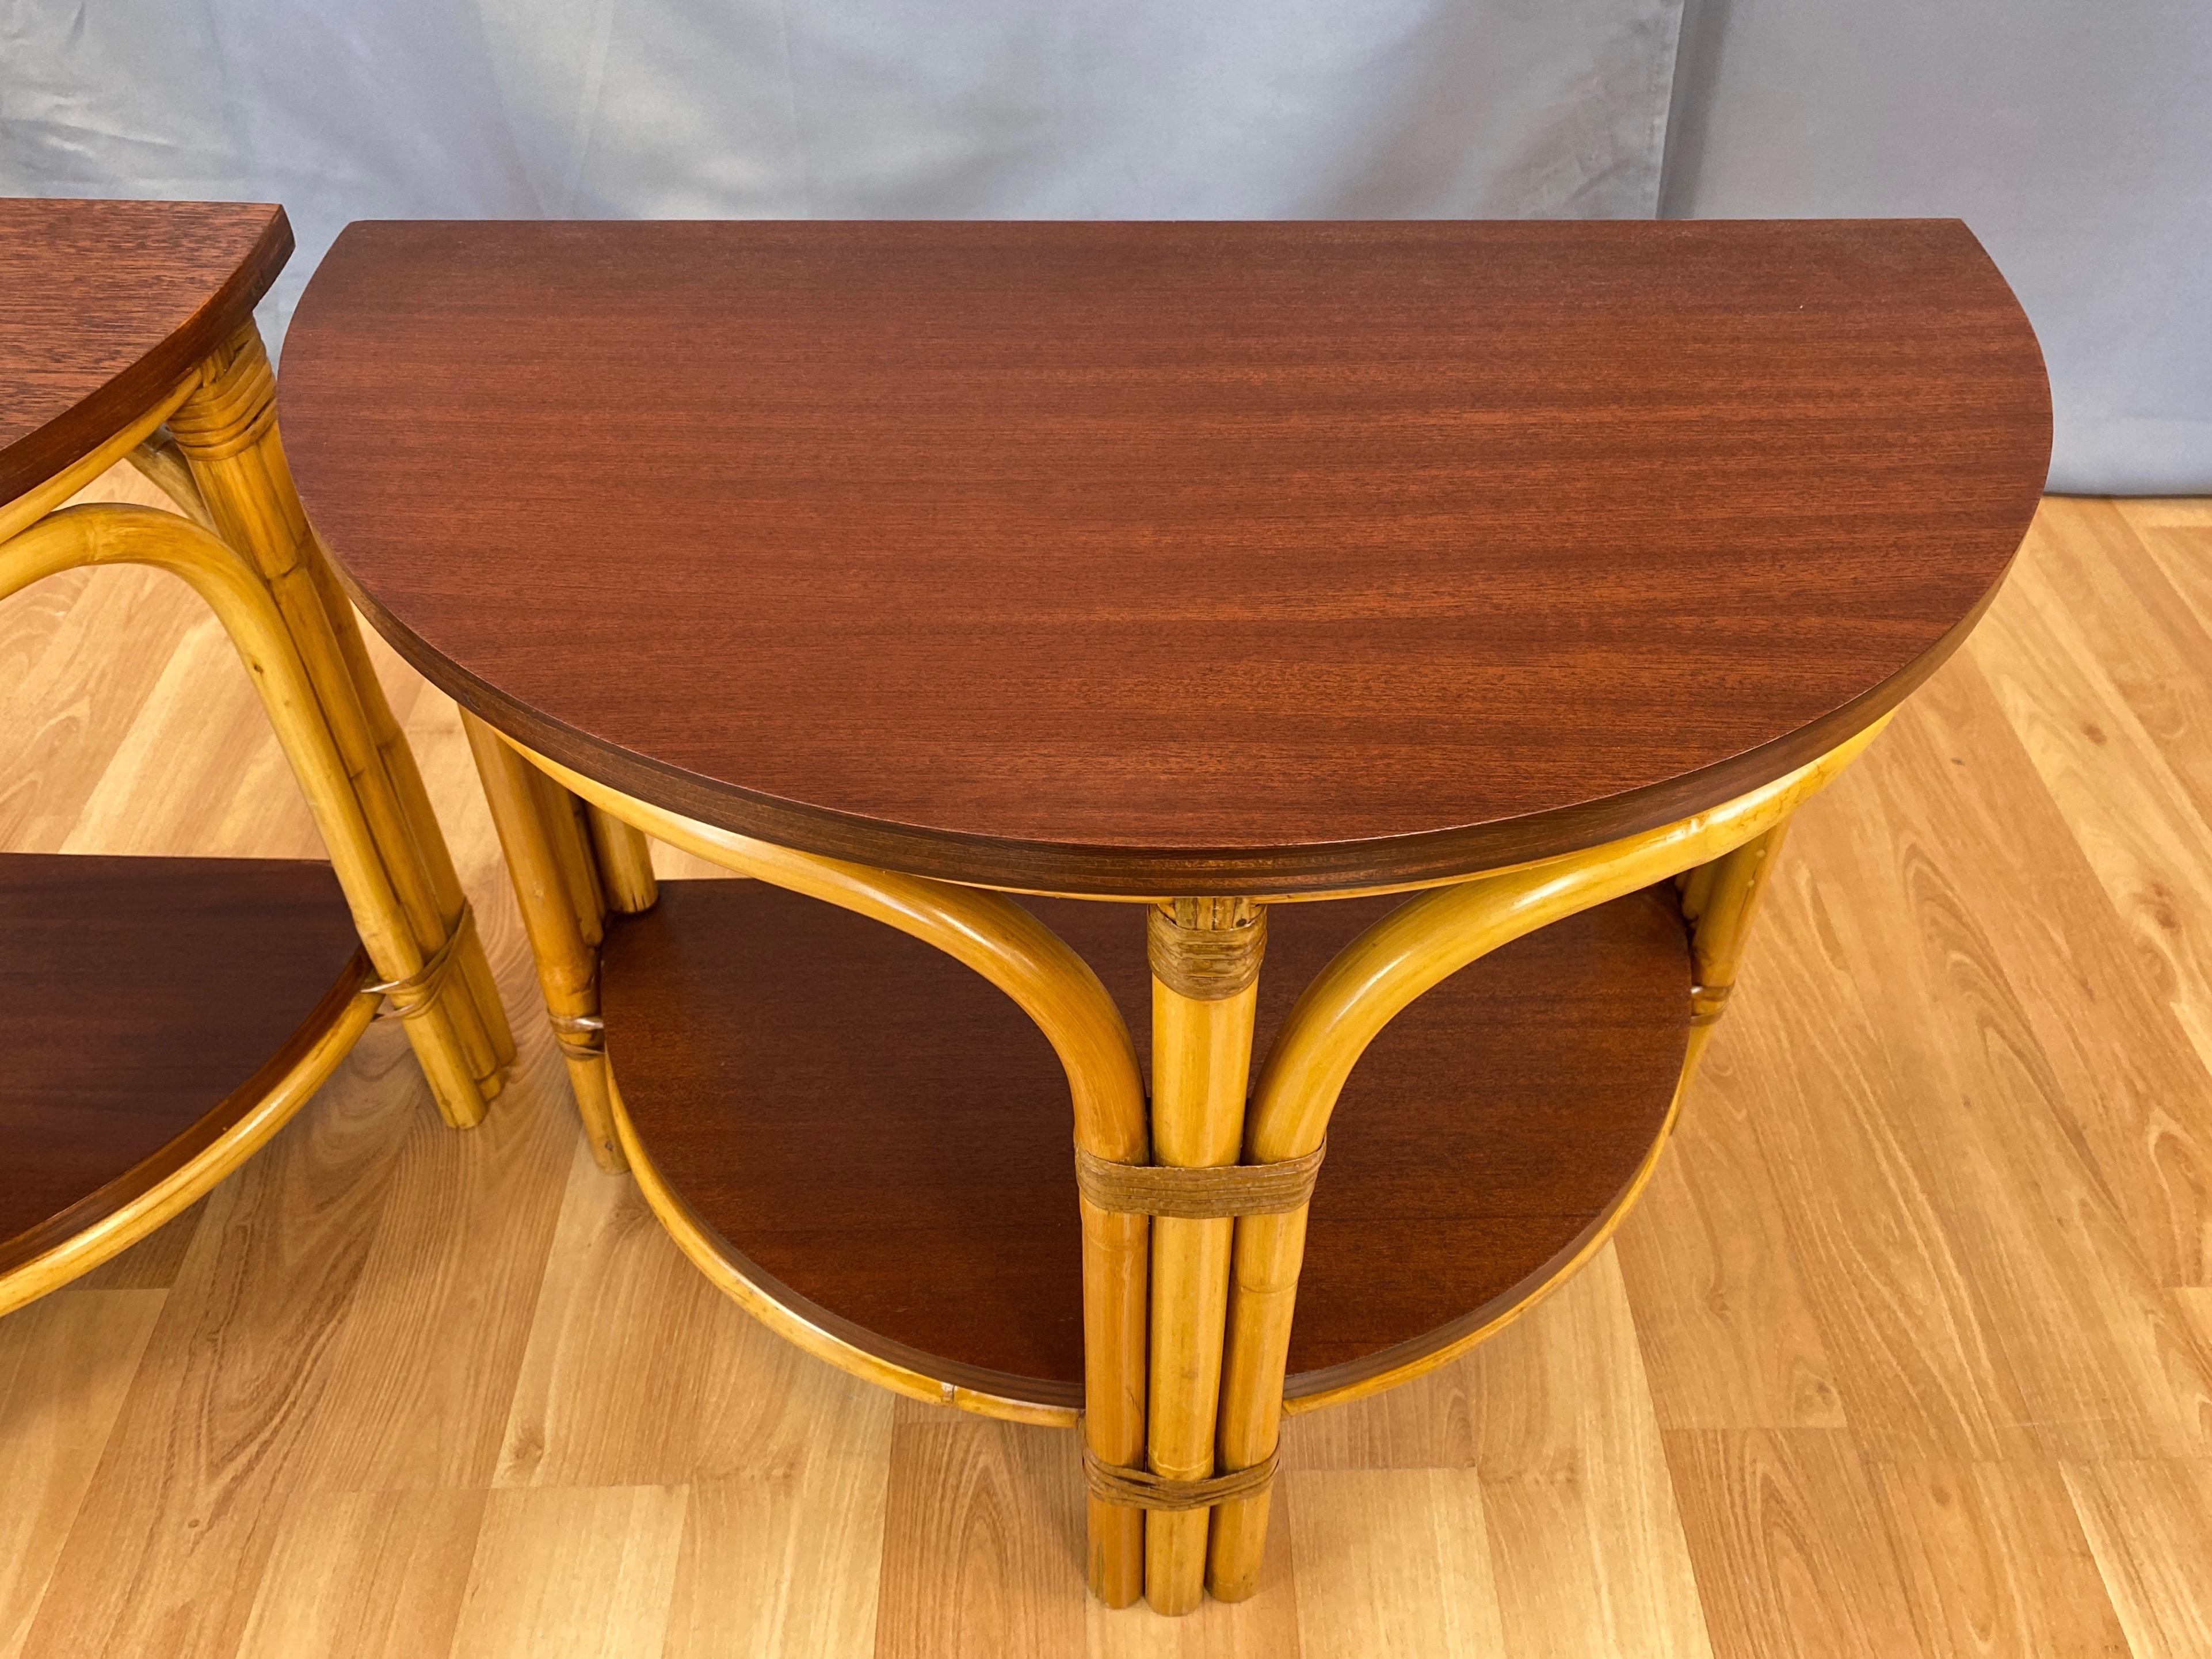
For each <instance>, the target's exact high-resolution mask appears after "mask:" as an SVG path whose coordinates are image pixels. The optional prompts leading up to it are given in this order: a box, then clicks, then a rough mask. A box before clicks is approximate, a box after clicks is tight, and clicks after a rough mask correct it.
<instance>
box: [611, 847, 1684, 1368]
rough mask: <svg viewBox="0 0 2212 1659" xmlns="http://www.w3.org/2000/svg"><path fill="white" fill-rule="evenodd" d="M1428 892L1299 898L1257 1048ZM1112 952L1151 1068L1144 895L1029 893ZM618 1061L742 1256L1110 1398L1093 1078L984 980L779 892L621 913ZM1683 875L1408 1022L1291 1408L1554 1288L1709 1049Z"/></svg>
mask: <svg viewBox="0 0 2212 1659" xmlns="http://www.w3.org/2000/svg"><path fill="white" fill-rule="evenodd" d="M1028 902H1030V906H1031V908H1034V909H1035V910H1036V912H1037V913H1038V914H1039V915H1041V916H1042V918H1043V919H1044V920H1045V921H1046V922H1047V923H1048V924H1049V925H1050V926H1051V927H1053V928H1054V930H1055V931H1056V932H1058V933H1060V936H1061V937H1062V938H1064V939H1066V940H1067V941H1068V943H1069V944H1070V945H1073V947H1074V948H1075V949H1076V951H1078V952H1079V953H1080V954H1081V955H1082V956H1083V957H1085V958H1086V959H1087V960H1088V961H1089V962H1090V963H1091V965H1092V966H1093V967H1094V968H1095V969H1097V971H1098V974H1099V976H1100V977H1101V978H1102V979H1103V981H1105V983H1106V986H1107V988H1108V989H1109V990H1110V991H1111V992H1112V993H1113V994H1114V995H1115V1000H1117V1001H1118V1002H1119V1003H1120V1004H1121V1008H1122V1011H1123V1012H1124V1014H1125V1015H1126V1016H1127V1018H1128V1021H1129V1024H1130V1028H1131V1030H1132V1031H1133V1034H1134V1035H1135V1037H1136V1041H1137V1047H1138V1050H1139V1055H1140V1056H1142V1055H1143V1054H1145V1053H1146V1044H1147V1042H1148V1039H1149V1035H1150V1025H1151V1020H1150V1011H1151V991H1150V984H1151V981H1150V978H1149V975H1148V971H1147V969H1146V959H1145V943H1144V939H1145V925H1144V916H1143V912H1142V909H1141V908H1140V907H1139V906H1135V905H1121V904H1105V903H1085V902H1076V901H1054V900H1035V901H1028ZM1399 902H1402V901H1401V900H1400V899H1397V898H1382V899H1367V900H1346V901H1340V902H1324V903H1308V904H1294V905H1282V906H1279V907H1277V908H1276V909H1275V910H1274V911H1273V914H1272V915H1270V917H1269V929H1268V946H1267V962H1266V964H1265V966H1264V968H1263V969H1262V971H1261V1000H1260V1008H1259V1016H1258V1029H1257V1031H1256V1034H1255V1044H1254V1053H1255V1055H1257V1054H1265V1053H1266V1050H1267V1043H1268V1042H1269V1041H1270V1040H1271V1038H1272V1036H1273V1032H1274V1030H1275V1029H1276V1027H1277V1026H1278V1025H1279V1024H1280V1023H1281V1021H1282V1018H1283V1017H1284V1015H1285V1013H1287V1012H1288V1011H1289V1009H1290V1006H1291V1002H1292V1001H1294V1000H1296V997H1297V993H1298V992H1299V991H1300V990H1302V989H1303V988H1304V986H1305V984H1306V983H1307V981H1309V980H1310V979H1311V978H1312V976H1313V975H1315V974H1316V972H1317V971H1318V970H1319V969H1321V968H1322V966H1323V965H1324V964H1325V963H1327V962H1328V959H1329V957H1332V956H1333V955H1334V953H1335V952H1336V951H1337V950H1338V948H1339V947H1340V945H1343V944H1344V943H1346V941H1347V940H1349V939H1351V938H1352V935H1353V934H1354V933H1357V932H1358V931H1359V929H1361V928H1362V927H1365V926H1366V925H1367V924H1368V923H1369V922H1370V921H1374V920H1375V919H1376V917H1377V916H1379V915H1383V913H1384V912H1386V911H1387V910H1389V908H1392V907H1393V906H1394V905H1395V904H1397V903H1399ZM602 974H603V985H602V992H601V1006H602V1012H603V1013H604V1015H605V1020H606V1027H607V1034H608V1036H607V1046H608V1053H609V1057H610V1060H611V1062H612V1064H613V1066H614V1070H615V1075H616V1079H617V1083H618V1085H619V1086H620V1089H621V1091H622V1096H623V1103H624V1105H625V1107H626V1109H627V1111H628V1114H629V1119H630V1121H631V1123H632V1125H633V1127H634V1128H635V1132H636V1134H637V1136H638V1138H639V1139H640V1141H641V1143H642V1146H643V1147H644V1149H645V1151H646V1152H647V1156H648V1158H649V1159H650V1161H651V1163H652V1164H653V1168H654V1169H655V1170H657V1171H658V1172H659V1176H660V1178H661V1179H662V1181H664V1182H665V1183H666V1184H667V1185H668V1186H669V1187H670V1188H671V1189H672V1190H673V1191H674V1193H675V1194H677V1195H678V1197H680V1198H681V1199H682V1200H684V1203H685V1204H686V1205H688V1206H690V1209H691V1211H692V1212H693V1213H694V1217H695V1218H696V1221H697V1222H698V1223H700V1224H701V1225H702V1226H703V1227H704V1228H705V1229H707V1230H708V1231H709V1232H710V1233H711V1234H713V1235H715V1236H717V1243H718V1246H719V1248H720V1249H721V1251H722V1252H723V1253H724V1254H725V1255H726V1258H727V1260H728V1261H730V1262H731V1264H732V1266H733V1267H736V1268H737V1270H738V1272H739V1273H741V1274H743V1275H744V1277H745V1278H747V1279H750V1280H751V1281H752V1282H753V1283H754V1284H755V1285H757V1286H759V1287H760V1288H761V1289H763V1291H766V1292H767V1293H768V1294H769V1295H771V1296H773V1297H775V1298H776V1299H777V1300H779V1301H781V1302H783V1303H785V1304H786V1305H787V1306H790V1307H792V1308H793V1309H794V1310H797V1311H799V1313H800V1314H801V1315H802V1316H805V1317H806V1318H808V1319H810V1320H811V1321H812V1322H814V1323H816V1324H818V1325H823V1326H824V1327H826V1328H829V1329H831V1330H832V1331H833V1332H834V1333H835V1334H837V1335H839V1336H840V1337H841V1338H842V1339H843V1340H846V1341H848V1342H850V1343H852V1344H853V1345H854V1346H858V1347H860V1348H861V1349H863V1350H864V1351H866V1352H871V1353H874V1354H876V1355H878V1357H880V1358H888V1359H890V1360H891V1361H892V1362H893V1363H895V1364H902V1365H905V1366H908V1367H909V1368H911V1369H913V1370H919V1371H921V1372H922V1373H923V1374H924V1375H926V1376H932V1377H934V1378H937V1379H938V1380H939V1381H940V1382H945V1383H954V1384H957V1385H958V1386H961V1387H963V1388H969V1389H975V1390H978V1391H980V1392H981V1393H985V1394H990V1395H1000V1396H1004V1397H1006V1398H1008V1399H1012V1400H1015V1401H1030V1402H1034V1403H1035V1404H1036V1405H1038V1406H1041V1407H1048V1408H1066V1407H1073V1406H1077V1405H1079V1404H1080V1401H1081V1397H1082V1388H1081V1377H1082V1358H1083V1356H1082V1307H1081V1295H1082V1280H1081V1271H1080V1257H1079V1236H1078V1231H1077V1218H1076V1213H1077V1212H1076V1199H1075V1181H1074V1174H1073V1166H1072V1155H1071V1152H1070V1150H1069V1146H1070V1135H1071V1128H1072V1120H1071V1117H1070V1114H1069V1105H1068V1097H1067V1088H1066V1081H1065V1079H1064V1078H1063V1075H1062V1073H1061V1072H1060V1066H1059V1063H1058V1061H1057V1060H1055V1059H1054V1055H1053V1053H1052V1050H1051V1048H1049V1046H1048V1044H1047V1043H1046V1042H1045V1041H1044V1039H1043V1038H1042V1036H1040V1035H1038V1033H1037V1031H1036V1029H1035V1028H1034V1027H1033V1026H1031V1025H1030V1023H1029V1022H1028V1020H1027V1019H1026V1018H1024V1016H1023V1015H1022V1013H1021V1012H1020V1011H1019V1010H1018V1009H1017V1008H1016V1007H1015V1006H1014V1005H1013V1004H1012V1002H1011V1001H1009V1000H1007V999H1006V997H1005V996H1003V995H1002V994H1000V992H998V991H997V990H996V989H995V988H994V987H991V986H990V985H988V984H987V983H986V982H985V981H983V980H981V979H980V978H978V977H976V976H975V975H973V974H971V973H969V971H968V970H967V969H963V968H962V967H961V966H959V965H958V964H957V963H954V962H952V961H951V959H949V958H947V957H944V956H942V955H940V954H939V953H938V952H937V951H933V950H932V949H930V948H929V947H927V946H926V945H921V944H918V943H916V942H915V941H914V940H912V939H908V938H907V937H906V936H905V935H903V934H901V933H896V932H895V931H893V930H892V929H890V928H889V927H882V926H880V925H878V924H877V923H874V922H871V921H865V920H863V919H860V918H859V917H855V916H854V915H850V914H848V912H845V911H842V910H839V909H836V908H833V907H831V906H829V905H824V904H821V903H817V902H814V901H811V900H809V899H805V898H801V897H799V896H794V895H793V894H790V893H787V892H785V891H783V890H780V889H778V888H775V887H772V886H769V885H767V884H763V883H760V882H754V881H722V880H707V881H671V882H667V883H664V884H662V886H661V889H660V902H659V906H658V907H657V908H654V909H653V910H652V911H650V912H648V913H647V914H646V915H641V916H635V917H628V918H611V919H610V927H609V936H608V939H607V941H606V947H605V956H604V957H603V959H602ZM1689 982H1690V974H1689V958H1688V951H1687V945H1686V939H1685V934H1684V929H1683V926H1682V921H1681V918H1680V913H1679V912H1678V911H1677V909H1676V908H1675V906H1674V899H1673V895H1672V892H1671V890H1666V891H1663V892H1662V891H1660V890H1653V891H1650V892H1645V893H1639V894H1635V895H1632V896H1629V897H1627V898H1625V899H1622V900H1620V901H1618V902H1614V903H1613V904H1608V905H1606V906H1603V907H1601V908H1599V909H1596V910H1594V911H1591V912H1589V913H1587V914H1585V915H1581V916H1577V917H1574V918H1571V919H1570V920H1568V921H1562V922H1559V923H1557V924H1556V925H1554V926H1553V927H1549V928H1547V929H1545V930H1543V931H1541V932H1540V933H1536V934H1534V935H1532V936H1530V937H1529V938H1528V939H1522V940H1520V941H1518V942H1516V943H1515V944H1514V945H1510V946H1508V947H1507V948H1505V949H1504V950H1502V951H1498V952H1497V953H1496V954H1494V955H1492V956H1491V957H1486V958H1485V959H1484V960H1483V961H1481V962H1479V963H1475V964H1474V965H1473V966H1472V967H1470V968H1468V969H1464V970H1462V972H1461V973H1459V974H1458V975H1455V976H1454V977H1453V978H1452V979H1450V980H1449V981H1446V982H1445V983H1444V984H1443V985H1442V986H1440V987H1437V989H1436V990H1434V991H1432V992H1431V993H1430V994H1429V995H1427V996H1426V997H1425V998H1423V999H1422V1000H1420V1001H1419V1002H1417V1003H1415V1004H1414V1005H1413V1006H1412V1007H1410V1008H1408V1009H1407V1011H1406V1012H1404V1013H1403V1014H1401V1016H1400V1017H1399V1018H1398V1019H1397V1020H1396V1021H1395V1023H1394V1024H1392V1025H1391V1026H1390V1027H1389V1029H1388V1030H1385V1031H1384V1033H1383V1036H1381V1037H1380V1038H1379V1039H1377V1041H1376V1042H1375V1044H1374V1045H1373V1047H1372V1048H1370V1049H1369V1051H1368V1053H1367V1054H1366V1056H1365V1058H1364V1059H1363V1060H1361V1062H1360V1064H1359V1066H1358V1068H1357V1070H1356V1071H1355V1072H1354V1073H1353V1074H1352V1079H1351V1081H1350V1083H1349V1084H1348V1085H1347V1086H1346V1090H1345V1093H1344V1097H1343V1100H1342V1103H1341V1104H1340V1107H1339V1109H1338V1111H1337V1114H1336V1116H1335V1118H1334V1121H1333V1124H1332V1127H1331V1129H1330V1134H1329V1153H1328V1163H1327V1164H1326V1165H1325V1166H1324V1167H1323V1169H1322V1175H1321V1180H1320V1183H1319V1185H1318V1187H1317V1188H1316V1193H1315V1196H1314V1202H1313V1214H1312V1221H1311V1225H1310V1232H1309V1238H1308V1246H1307V1251H1306V1261H1305V1268H1304V1275H1303V1277H1302V1279H1301V1280H1300V1285H1299V1291H1298V1307H1297V1322H1296V1326H1295V1329H1294V1333H1293V1335H1292V1338H1291V1356H1290V1363H1291V1372H1292V1376H1291V1383H1290V1387H1289V1393H1290V1394H1291V1395H1292V1396H1293V1398H1295V1397H1297V1396H1299V1395H1311V1394H1316V1393H1322V1392H1330V1391H1334V1390H1335V1389H1341V1388H1346V1387H1350V1386H1355V1385H1357V1384H1358V1383H1360V1382H1362V1381H1364V1380H1366V1379H1368V1378H1370V1377H1374V1376H1380V1375H1383V1374H1385V1373H1387V1372H1389V1371H1391V1370H1396V1369H1399V1368H1401V1367H1402V1366H1404V1365H1406V1364H1409V1363H1411V1362H1413V1361H1414V1360H1417V1359H1418V1358H1419V1357H1421V1356H1422V1355H1424V1354H1426V1353H1430V1352H1435V1351H1436V1350H1437V1349H1438V1348H1440V1347H1442V1346H1446V1345H1448V1344H1449V1343H1451V1342H1452V1341H1454V1340H1456V1339H1457V1338H1458V1337H1460V1336H1461V1335H1462V1334H1465V1333H1468V1332H1471V1331H1472V1330H1474V1329H1475V1328H1479V1327H1480V1325H1481V1324H1483V1323H1486V1322H1488V1320H1489V1319H1491V1318H1492V1317H1494V1316H1496V1315H1497V1314H1498V1313H1500V1312H1503V1311H1504V1310H1507V1309H1510V1307H1511V1306H1512V1305H1513V1304H1515V1303H1516V1301H1517V1300H1519V1299H1520V1298H1522V1297H1524V1296H1526V1295H1528V1293H1529V1292H1530V1291H1533V1290H1534V1289H1535V1288H1537V1287H1538V1286H1540V1285H1541V1284H1543V1283H1544V1282H1546V1281H1547V1279H1549V1278H1550V1277H1551V1276H1552V1274H1553V1272H1554V1271H1556V1268H1557V1267H1558V1266H1559V1264H1560V1263H1561V1262H1562V1261H1563V1260H1564V1259H1565V1256H1566V1255H1568V1254H1570V1253H1571V1251H1572V1250H1573V1249H1574V1247H1575V1246H1576V1245H1577V1243H1578V1242H1579V1241H1580V1240H1581V1239H1582V1238H1583V1237H1584V1236H1585V1235H1587V1234H1588V1233H1589V1231H1591V1230H1592V1229H1593V1228H1594V1227H1595V1226H1596V1225H1598V1224H1599V1223H1600V1222H1601V1220H1602V1219H1603V1218H1604V1217H1605V1215H1606V1213H1607V1210H1608V1207H1609V1206H1612V1205H1613V1203H1614V1201H1615V1200H1616V1199H1617V1198H1619V1197H1620V1194H1622V1193H1623V1191H1624V1190H1625V1188H1626V1187H1627V1185H1628V1183H1629V1182H1631V1181H1632V1179H1633V1178H1634V1176H1635V1174H1636V1172H1637V1170H1638V1169H1639V1167H1641V1165H1642V1164H1643V1163H1644V1158H1645V1157H1646V1155H1647V1153H1648V1152H1650V1149H1651V1147H1652V1146H1653V1145H1654V1142H1655V1140H1656V1138H1657V1136H1658V1135H1659V1133H1661V1131H1662V1125H1663V1123H1664V1121H1665V1119H1666V1115H1667V1111H1668V1105H1669V1103H1670V1102H1671V1100H1672V1098H1673V1095H1674V1086H1675V1083H1676V1079H1678V1077H1679V1075H1680V1069H1681V1063H1682V1055H1683V1049H1684V1046H1685V1042H1686V1035H1687V1022H1688V1004H1689Z"/></svg>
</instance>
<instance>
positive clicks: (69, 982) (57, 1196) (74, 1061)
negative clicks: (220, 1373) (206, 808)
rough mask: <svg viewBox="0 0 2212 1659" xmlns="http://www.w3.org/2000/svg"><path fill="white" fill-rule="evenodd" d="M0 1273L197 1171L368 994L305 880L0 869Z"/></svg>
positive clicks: (230, 871)
mask: <svg viewBox="0 0 2212 1659" xmlns="http://www.w3.org/2000/svg"><path fill="white" fill-rule="evenodd" d="M0 938H4V939H6V940H7V948H6V950H5V951H0V1007H4V1008H5V1009H6V1010H7V1018H8V1019H9V1022H10V1026H11V1030H10V1033H9V1041H8V1063H7V1064H6V1066H0V1272H6V1271H7V1270H9V1269H10V1268H13V1267H20V1266H21V1265H22V1264H23V1263H24V1262H26V1261H29V1260H30V1259H31V1258H33V1256H36V1255H40V1254H41V1253H42V1252H44V1251H46V1250H48V1249H52V1248H53V1247H54V1246H55V1245H57V1244H58V1243H62V1242H63V1241H64V1239H66V1238H69V1237H72V1236H74V1235H75V1234H76V1233H79V1232H81V1231H83V1230H84V1229H85V1228H87V1227H88V1226H90V1225H93V1224H94V1222H96V1221H98V1220H100V1218H103V1217H105V1216H107V1215H110V1214H112V1213H113V1212H114V1211H115V1210H117V1209H118V1208H119V1207H120V1206H123V1205H124V1204H126V1203H128V1202H129V1201H130V1200H132V1199H134V1198H136V1197H137V1196H138V1195H140V1194H143V1193H144V1192H146V1191H148V1190H149V1189H150V1188H152V1187H153V1186H155V1184H156V1183H157V1182H160V1181H161V1180H163V1179H164V1178H166V1177H167V1176H170V1175H173V1174H174V1173H175V1172H176V1171H177V1170H179V1169H180V1168H182V1167H183V1166H184V1165H185V1164H186V1163H187V1162H188V1161H190V1160H191V1158H193V1157H194V1156H195V1155H196V1154H197V1153H198V1152H202V1151H204V1149H205V1148H206V1147H207V1146H209V1145H210V1144H211V1143H212V1142H213V1141H214V1140H215V1139H216V1138H217V1137H218V1136H220V1135H221V1134H222V1133H223V1132H224V1131H225V1130H227V1129H228V1128H229V1127H231V1126H232V1125H234V1123H236V1122H237V1121H239V1120H240V1118H241V1117H243V1116H244V1115H246V1113H247V1112H249V1111H251V1110H252V1109H254V1108H255V1107H257V1106H258V1105H259V1104H260V1103H261V1101H262V1099H263V1098H264V1096H265V1095H266V1094H267V1093H268V1091H269V1090H270V1088H272V1087H273V1086H274V1085H275V1084H276V1081H277V1079H281V1078H282V1077H283V1074H284V1073H286V1072H287V1071H289V1069H290V1068H291V1067H292V1066H294V1065H295V1064H296V1063H297V1062H298V1060H299V1059H300V1058H301V1055H302V1054H305V1053H306V1051H307V1048H309V1046H311V1045H312V1044H313V1042H314V1041H315V1040H316V1039H317V1038H319V1037H320V1036H322V1035H323V1034H324V1033H325V1032H326V1031H327V1030H329V1029H330V1028H331V1025H332V1024H336V1022H337V1017H338V1015H339V1014H340V1013H341V1012H343V1009H344V1006H345V1005H346V1004H347V1003H348V1002H349V1001H350V1000H352V997H353V994H354V992H355V990H356V988H357V987H358V986H359V985H360V984H361V982H362V976H361V973H360V961H359V957H358V953H359V951H360V941H359V939H356V937H355V934H354V928H353V917H352V915H351V913H350V912H349V911H348V909H347V908H346V902H345V896H344V895H343V893H341V892H340V891H339V890H338V884H337V878H336V877H334V876H333V875H332V874H331V870H330V866H328V865H326V864H322V863H318V862H311V861H308V860H289V859H287V860H278V859H179V858H101V857H88V856H76V855H71V854H41V853H14V854H4V855H0Z"/></svg>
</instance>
